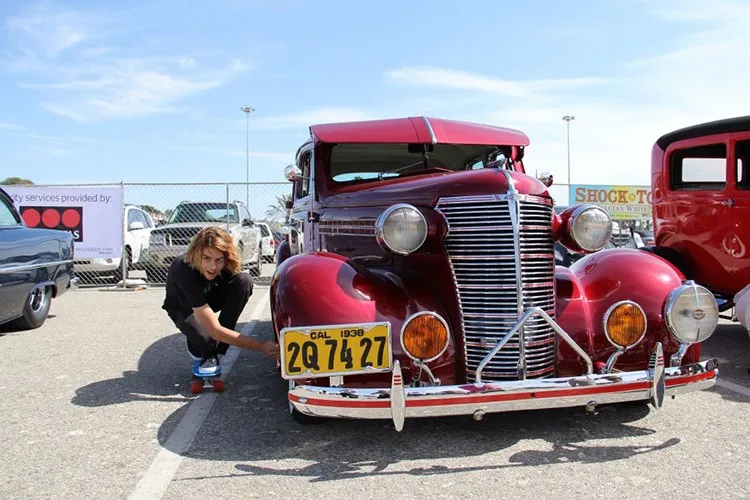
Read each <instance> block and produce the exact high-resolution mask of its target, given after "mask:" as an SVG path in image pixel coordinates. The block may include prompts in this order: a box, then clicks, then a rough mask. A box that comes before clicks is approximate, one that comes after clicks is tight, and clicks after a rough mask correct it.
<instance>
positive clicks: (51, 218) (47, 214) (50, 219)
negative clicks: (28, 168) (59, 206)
mask: <svg viewBox="0 0 750 500" xmlns="http://www.w3.org/2000/svg"><path fill="white" fill-rule="evenodd" d="M42 222H43V223H44V226H45V227H49V228H56V227H57V225H58V224H60V212H58V211H57V210H55V209H54V208H48V209H47V210H45V211H44V213H43V214H42Z"/></svg>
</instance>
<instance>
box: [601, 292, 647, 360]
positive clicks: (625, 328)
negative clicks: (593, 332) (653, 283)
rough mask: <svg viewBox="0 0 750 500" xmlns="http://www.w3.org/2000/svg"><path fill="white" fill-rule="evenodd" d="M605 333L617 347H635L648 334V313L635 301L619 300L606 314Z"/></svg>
mask: <svg viewBox="0 0 750 500" xmlns="http://www.w3.org/2000/svg"><path fill="white" fill-rule="evenodd" d="M604 334H605V335H606V336H607V339H609V341H610V343H611V344H612V345H614V346H615V347H618V348H620V349H625V350H627V349H630V348H632V347H635V346H636V345H638V343H639V342H640V341H641V340H642V339H643V336H644V335H646V313H644V312H643V309H642V308H641V306H639V305H638V304H636V303H635V302H633V301H630V300H623V301H622V302H617V303H616V304H613V305H612V306H611V307H610V308H609V309H608V310H607V312H606V313H605V314H604Z"/></svg>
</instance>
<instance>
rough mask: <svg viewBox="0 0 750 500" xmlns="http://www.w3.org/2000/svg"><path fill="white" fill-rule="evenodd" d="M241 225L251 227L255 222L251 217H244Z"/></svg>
mask: <svg viewBox="0 0 750 500" xmlns="http://www.w3.org/2000/svg"><path fill="white" fill-rule="evenodd" d="M242 225H243V226H247V227H253V226H254V225H255V222H254V221H253V219H244V220H243V221H242Z"/></svg>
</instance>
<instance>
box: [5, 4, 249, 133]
mask: <svg viewBox="0 0 750 500" xmlns="http://www.w3.org/2000/svg"><path fill="white" fill-rule="evenodd" d="M119 22H120V24H122V23H123V21H122V20H120V21H119ZM6 26H7V27H8V30H9V33H10V34H11V37H12V38H13V39H14V40H15V41H16V42H17V45H18V49H17V51H16V52H15V53H13V54H11V62H10V63H9V65H8V67H9V68H10V69H12V70H15V71H16V72H20V73H22V74H24V75H26V76H25V78H24V81H22V82H20V83H19V86H21V87H22V88H26V89H29V90H34V91H38V92H40V95H41V106H42V108H43V109H45V110H47V111H49V112H51V113H54V114H57V115H60V116H64V117H67V118H70V119H71V120H74V121H77V122H88V123H91V122H97V121H101V120H104V119H117V118H133V117H140V116H146V115H151V114H155V113H168V112H175V111H180V110H181V108H180V104H181V102H183V101H184V100H185V99H186V98H188V97H190V96H193V95H196V94H199V93H203V92H207V91H210V90H213V89H216V88H218V87H221V86H223V85H225V84H227V83H228V82H230V81H231V80H233V79H234V78H236V77H237V76H238V75H240V74H241V73H244V72H245V71H247V69H248V68H247V65H246V64H245V63H244V62H242V61H239V60H229V61H225V62H215V63H212V64H200V62H199V61H198V60H197V59H196V56H195V54H190V55H188V54H177V55H170V56H158V55H149V56H148V57H139V56H137V55H136V54H137V52H136V51H135V49H133V48H132V47H117V46H116V45H114V44H113V43H111V42H112V41H113V40H112V39H111V38H112V36H113V35H114V34H116V33H117V31H118V29H124V28H122V26H119V25H118V21H117V20H116V19H114V18H113V17H105V16H99V15H93V14H91V13H89V12H85V11H79V10H73V9H63V8H58V7H53V6H51V5H50V4H46V3H43V4H38V5H36V6H34V7H31V8H28V9H27V10H26V11H24V12H23V14H22V15H20V16H17V17H13V18H10V19H8V20H7V21H6ZM135 40H136V39H131V42H132V43H137V42H135ZM93 42H97V43H101V44H102V45H101V46H97V45H95V44H94V45H92V44H93ZM104 43H107V44H106V45H104ZM142 50H143V49H141V51H142ZM63 52H64V54H63ZM221 59H222V58H221V57H220V56H218V55H216V54H213V57H212V61H221Z"/></svg>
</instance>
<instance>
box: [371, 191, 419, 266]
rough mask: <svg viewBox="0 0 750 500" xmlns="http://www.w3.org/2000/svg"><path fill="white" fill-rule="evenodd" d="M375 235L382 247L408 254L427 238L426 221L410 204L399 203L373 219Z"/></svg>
mask: <svg viewBox="0 0 750 500" xmlns="http://www.w3.org/2000/svg"><path fill="white" fill-rule="evenodd" d="M375 236H376V238H377V240H378V243H380V246H382V247H383V248H385V249H387V250H390V251H391V252H393V253H397V254H401V255H408V254H410V253H412V252H413V251H415V250H417V249H418V248H419V247H421V246H422V244H423V243H424V242H425V240H426V239H427V221H426V220H425V218H424V215H422V213H421V212H420V211H419V210H417V209H416V208H414V207H413V206H412V205H408V204H406V203H399V204H397V205H393V206H391V207H388V208H387V209H386V210H385V211H384V212H383V213H382V214H380V217H378V220H377V221H375Z"/></svg>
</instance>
